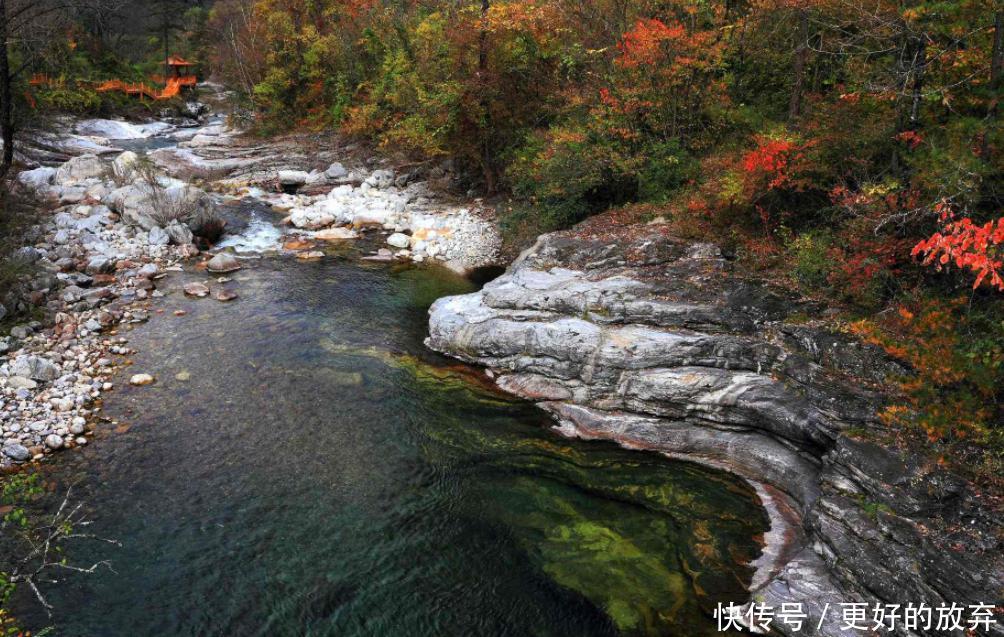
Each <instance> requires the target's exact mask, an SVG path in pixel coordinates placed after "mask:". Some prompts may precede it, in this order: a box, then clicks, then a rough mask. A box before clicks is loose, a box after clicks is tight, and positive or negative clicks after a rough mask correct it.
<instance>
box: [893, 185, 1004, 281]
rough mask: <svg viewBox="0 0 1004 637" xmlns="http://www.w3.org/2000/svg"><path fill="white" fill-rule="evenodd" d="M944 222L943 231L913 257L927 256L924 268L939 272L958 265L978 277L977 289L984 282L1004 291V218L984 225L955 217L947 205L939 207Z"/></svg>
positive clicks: (922, 244) (921, 244)
mask: <svg viewBox="0 0 1004 637" xmlns="http://www.w3.org/2000/svg"><path fill="white" fill-rule="evenodd" d="M939 208H940V211H941V213H942V214H941V217H942V221H943V222H944V223H945V225H944V227H943V228H942V229H941V232H936V233H934V234H933V235H931V236H930V237H928V238H927V239H924V240H923V241H920V242H919V243H917V245H915V246H914V247H913V250H912V251H911V253H910V254H911V255H912V256H915V257H916V256H921V255H922V256H923V258H924V259H923V263H924V265H933V266H935V268H937V269H939V270H940V269H941V268H942V267H943V266H946V265H949V264H951V263H954V264H955V266H956V267H958V268H962V269H966V270H970V271H971V272H973V273H975V274H976V280H975V282H974V283H973V289H976V288H978V287H980V285H982V284H983V283H984V282H987V283H989V285H990V287H992V288H995V289H997V290H999V291H1001V292H1004V278H1002V275H1001V270H1002V268H1004V261H1002V256H1004V248H1001V247H999V246H1001V245H1004V217H1001V218H1000V219H996V220H991V221H987V222H986V223H984V224H982V225H977V224H975V223H973V220H972V219H970V218H969V217H962V218H955V217H954V215H953V213H952V212H951V211H950V209H948V207H947V206H946V205H945V204H942V205H941V206H939Z"/></svg>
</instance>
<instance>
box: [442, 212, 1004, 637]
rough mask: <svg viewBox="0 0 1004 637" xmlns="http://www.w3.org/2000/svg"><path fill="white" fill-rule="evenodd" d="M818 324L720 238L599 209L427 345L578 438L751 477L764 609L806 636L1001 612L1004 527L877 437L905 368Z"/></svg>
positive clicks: (459, 300) (812, 312)
mask: <svg viewBox="0 0 1004 637" xmlns="http://www.w3.org/2000/svg"><path fill="white" fill-rule="evenodd" d="M822 313H823V312H822V308H820V307H816V306H814V305H813V304H811V303H803V302H801V301H799V300H798V299H796V298H793V297H791V296H789V295H787V294H783V293H777V292H773V291H770V290H768V289H767V288H765V287H763V286H762V285H759V284H757V283H752V282H747V281H744V280H743V279H742V278H740V277H739V276H738V275H737V273H735V272H733V271H732V269H731V267H730V264H729V263H728V261H726V260H725V259H724V258H723V257H722V254H721V252H720V251H719V250H718V249H717V248H716V247H715V246H713V245H708V244H692V243H687V242H684V241H680V240H677V239H675V238H674V237H672V236H671V235H670V234H669V232H668V230H667V228H666V226H664V225H658V224H657V225H634V226H617V225H616V224H611V223H610V221H609V220H605V219H603V218H602V217H601V218H597V219H593V220H591V221H589V222H587V223H584V224H582V225H581V226H579V227H577V228H576V229H573V230H571V231H567V232H559V233H555V234H550V235H544V236H542V237H540V238H539V239H538V241H537V243H536V244H535V245H534V246H533V247H532V248H530V249H529V250H527V251H526V252H524V253H523V254H522V255H521V256H520V257H519V259H518V260H517V261H516V262H515V263H513V264H512V266H510V268H509V269H508V271H507V272H506V273H505V275H503V276H502V277H500V278H498V279H496V280H495V281H493V282H491V283H489V284H488V285H486V286H485V288H484V289H483V290H482V291H480V292H478V293H474V294H468V295H464V296H457V297H448V298H444V299H440V300H439V301H437V302H436V303H435V305H433V307H432V309H431V310H430V336H429V339H428V341H427V344H428V345H429V346H430V347H432V348H433V349H436V350H439V351H441V352H443V353H446V354H448V355H451V356H454V357H456V358H459V359H461V360H464V361H467V362H469V363H473V364H478V365H483V366H486V367H488V368H489V370H490V373H491V374H492V375H493V376H495V377H496V379H497V382H498V384H499V386H501V387H502V388H504V389H506V390H508V391H510V392H512V393H514V394H517V395H519V396H522V397H525V398H528V399H530V400H533V401H536V402H537V403H538V404H539V405H540V406H541V407H542V408H543V409H545V410H547V411H548V412H550V413H551V414H553V416H554V418H555V420H556V421H557V422H558V424H559V429H560V430H561V431H562V432H564V433H565V434H567V435H571V436H581V437H585V438H599V439H609V440H614V441H617V442H619V443H621V444H622V445H625V446H628V447H632V448H638V449H648V450H654V451H658V452H662V453H665V454H667V455H671V456H676V457H682V458H688V459H692V460H695V461H699V462H705V463H708V464H712V465H715V466H720V467H725V468H728V469H730V470H731V471H733V472H735V473H737V474H739V475H741V476H743V477H745V478H746V479H747V480H749V481H750V482H751V483H753V484H754V485H755V486H756V487H757V489H758V492H759V493H760V495H761V499H762V500H763V503H764V506H765V507H766V508H767V510H768V511H769V513H770V515H771V520H772V530H771V533H770V534H769V536H768V537H767V538H766V546H765V551H764V555H763V556H762V557H761V558H760V560H759V561H758V562H757V567H758V572H757V575H756V577H755V579H754V583H753V586H754V590H753V598H754V601H756V602H760V603H766V604H768V605H770V606H772V607H774V608H778V607H780V605H781V604H782V603H785V602H797V603H801V604H802V608H803V609H804V610H805V611H806V612H807V614H808V619H807V622H806V625H805V627H804V628H803V629H802V630H801V631H800V632H798V633H797V634H815V635H846V634H847V631H846V630H844V628H843V625H842V620H841V617H840V615H839V613H838V612H837V610H836V609H837V605H838V604H841V603H848V602H867V603H870V604H872V605H874V604H875V603H898V604H905V603H907V602H912V603H921V602H924V603H927V604H929V605H931V606H932V607H936V606H939V605H942V604H949V605H950V604H952V603H958V604H963V605H966V604H976V603H990V604H995V605H998V606H999V605H1000V600H1001V599H1002V598H1004V590H1002V588H1004V557H1002V556H1004V552H1002V551H1001V548H1002V539H1004V532H1002V527H1001V520H999V519H997V518H996V516H995V514H994V513H992V512H988V511H986V510H985V509H984V508H983V507H982V506H981V503H980V502H979V501H978V497H977V496H978V493H977V492H976V491H975V490H974V489H973V488H972V487H971V485H968V484H966V483H965V481H963V480H962V479H960V478H959V477H957V476H955V475H952V474H950V473H948V472H947V471H945V470H944V469H942V468H941V467H939V466H937V464H935V463H932V462H928V461H925V460H923V459H922V458H920V457H918V456H914V455H912V454H909V453H907V452H905V451H901V450H896V449H891V448H887V447H884V446H881V445H879V444H876V443H874V442H869V439H870V438H871V437H870V436H869V435H868V433H869V432H873V431H878V430H879V429H880V428H881V424H880V423H879V422H878V421H877V417H876V413H877V411H878V408H879V407H880V406H881V405H882V404H883V401H884V400H886V391H887V389H888V386H887V385H885V382H886V378H887V377H888V376H889V375H890V374H892V373H903V371H904V370H902V369H900V368H899V366H898V365H897V363H896V362H895V361H892V360H889V359H888V358H886V357H885V356H884V355H883V353H882V352H880V351H878V350H876V349H874V348H872V347H868V346H863V345H861V344H860V343H858V342H856V341H854V340H853V339H851V338H848V337H846V336H844V335H843V334H841V333H839V332H834V331H831V330H829V329H827V328H826V327H825V324H824V323H823V322H821V321H817V320H812V319H810V318H807V317H819V316H820V315H821V314H822ZM775 628H776V629H778V630H782V631H783V630H784V628H785V627H784V626H782V625H779V624H775ZM896 633H897V634H914V633H911V632H910V631H905V630H903V629H902V628H901V627H900V628H899V629H898V630H897V631H896ZM931 634H934V633H933V632H931ZM938 634H953V635H962V634H964V633H963V631H954V632H952V631H947V632H945V631H939V632H938ZM988 634H995V635H999V634H1004V628H1002V627H1001V626H1000V625H999V624H998V625H997V626H996V627H995V628H994V629H993V631H992V632H991V633H988Z"/></svg>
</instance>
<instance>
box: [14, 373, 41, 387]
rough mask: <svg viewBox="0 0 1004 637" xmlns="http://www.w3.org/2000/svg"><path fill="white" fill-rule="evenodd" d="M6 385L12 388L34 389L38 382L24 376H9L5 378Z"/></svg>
mask: <svg viewBox="0 0 1004 637" xmlns="http://www.w3.org/2000/svg"><path fill="white" fill-rule="evenodd" d="M7 386H8V387H10V388H12V389H35V388H36V387H38V383H36V382H35V381H33V380H32V379H30V378H25V377H24V376H11V377H10V378H8V379H7Z"/></svg>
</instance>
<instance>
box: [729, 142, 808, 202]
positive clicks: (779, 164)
mask: <svg viewBox="0 0 1004 637" xmlns="http://www.w3.org/2000/svg"><path fill="white" fill-rule="evenodd" d="M807 147H808V144H803V145H799V144H796V143H795V142H792V141H790V140H787V139H771V138H761V139H760V140H759V145H758V146H757V147H756V148H754V149H753V150H751V151H749V152H748V153H746V154H745V155H743V158H742V162H741V164H742V169H743V171H744V172H745V173H746V174H747V175H749V176H753V177H762V178H763V179H764V180H766V182H767V190H774V189H777V188H785V187H788V186H791V185H793V179H792V166H793V165H795V164H797V163H798V162H800V161H801V160H802V159H804V157H805V154H804V153H803V152H802V151H803V150H805V148H807Z"/></svg>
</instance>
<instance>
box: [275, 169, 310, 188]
mask: <svg viewBox="0 0 1004 637" xmlns="http://www.w3.org/2000/svg"><path fill="white" fill-rule="evenodd" d="M278 178H279V183H280V184H281V185H283V186H302V185H304V184H306V183H307V181H308V180H309V179H310V174H309V173H307V171H305V170H280V171H279V175H278Z"/></svg>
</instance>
